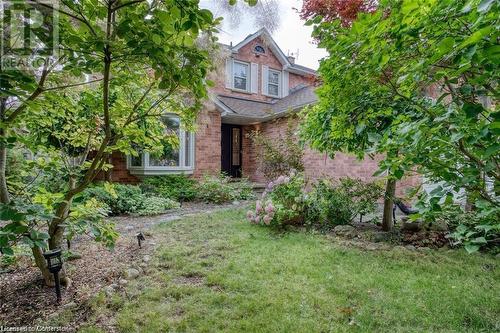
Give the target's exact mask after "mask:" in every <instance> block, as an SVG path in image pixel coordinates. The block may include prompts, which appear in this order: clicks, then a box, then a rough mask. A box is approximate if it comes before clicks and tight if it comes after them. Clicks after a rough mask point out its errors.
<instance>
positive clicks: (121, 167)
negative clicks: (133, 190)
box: [99, 151, 141, 184]
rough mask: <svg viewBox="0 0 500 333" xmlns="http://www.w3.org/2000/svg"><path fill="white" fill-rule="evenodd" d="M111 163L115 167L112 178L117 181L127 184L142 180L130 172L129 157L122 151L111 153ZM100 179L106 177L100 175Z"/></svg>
mask: <svg viewBox="0 0 500 333" xmlns="http://www.w3.org/2000/svg"><path fill="white" fill-rule="evenodd" d="M111 163H112V164H113V169H112V171H111V180H112V181H113V182H117V183H125V184H137V183H140V182H141V180H140V179H139V178H137V177H136V176H134V175H132V174H130V172H129V171H128V169H127V157H126V156H125V155H124V154H123V153H120V152H117V151H115V152H113V154H112V155H111ZM99 179H101V180H102V179H104V177H103V176H100V177H99Z"/></svg>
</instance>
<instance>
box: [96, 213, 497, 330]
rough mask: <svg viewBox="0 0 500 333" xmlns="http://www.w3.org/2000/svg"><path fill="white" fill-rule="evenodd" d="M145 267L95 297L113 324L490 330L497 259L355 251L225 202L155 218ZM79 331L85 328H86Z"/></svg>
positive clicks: (494, 325)
mask: <svg viewBox="0 0 500 333" xmlns="http://www.w3.org/2000/svg"><path fill="white" fill-rule="evenodd" d="M157 230H158V232H159V233H160V235H161V237H162V238H163V239H164V243H162V245H161V247H160V249H159V250H158V252H157V254H156V256H155V260H154V264H155V267H156V268H155V269H154V270H153V272H152V273H151V274H149V275H148V276H145V277H142V278H141V279H139V280H137V281H134V283H132V284H130V286H129V287H128V290H127V293H126V296H123V297H121V299H119V300H116V299H113V301H111V302H104V301H103V302H100V303H98V305H96V309H95V310H96V311H97V313H100V314H101V315H102V314H103V313H105V314H106V313H108V315H109V316H114V318H115V320H116V326H117V328H118V330H119V331H121V332H165V331H172V332H481V331H484V332H492V331H499V330H500V319H499V318H500V304H499V300H500V282H499V281H500V273H499V268H498V264H499V260H498V259H495V258H493V257H491V256H486V255H472V256H471V255H467V254H465V253H464V252H463V251H453V252H451V251H430V252H428V253H421V252H411V251H406V250H390V251H363V250H360V249H355V248H348V247H343V246H341V245H339V244H336V243H335V240H334V239H331V238H328V237H326V236H324V235H321V234H315V233H295V232H288V233H282V234H280V233H276V232H273V231H271V230H269V229H267V228H264V227H260V226H255V225H250V224H248V223H247V222H245V220H244V214H243V212H242V211H225V212H220V213H215V214H211V215H199V216H194V217H190V218H185V219H183V220H179V221H175V222H169V223H167V224H164V225H161V226H159V227H158V229H157ZM87 332H97V330H94V328H92V327H89V328H87Z"/></svg>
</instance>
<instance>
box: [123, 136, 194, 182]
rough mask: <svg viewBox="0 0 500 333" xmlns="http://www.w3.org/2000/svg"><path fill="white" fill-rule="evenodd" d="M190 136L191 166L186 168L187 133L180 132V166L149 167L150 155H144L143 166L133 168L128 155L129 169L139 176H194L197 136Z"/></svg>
mask: <svg viewBox="0 0 500 333" xmlns="http://www.w3.org/2000/svg"><path fill="white" fill-rule="evenodd" d="M188 133H189V136H190V145H189V146H190V147H189V148H190V153H189V155H190V156H189V159H190V160H191V165H190V166H186V165H185V164H186V131H184V130H182V129H181V130H179V136H180V140H179V166H150V165H149V153H148V152H143V153H142V166H132V159H131V156H130V155H127V169H128V170H129V172H130V173H131V174H133V175H138V176H158V175H166V174H176V173H183V174H192V173H193V171H194V166H195V153H194V149H195V135H194V133H193V132H188Z"/></svg>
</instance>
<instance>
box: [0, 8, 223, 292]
mask: <svg viewBox="0 0 500 333" xmlns="http://www.w3.org/2000/svg"><path fill="white" fill-rule="evenodd" d="M32 5H33V6H41V7H43V8H46V9H49V10H56V11H58V12H59V13H60V20H59V30H60V31H61V33H62V35H63V36H64V38H65V39H64V41H65V44H64V45H63V47H62V48H61V49H62V51H63V54H62V56H61V57H65V52H67V53H68V54H70V55H81V56H79V57H74V58H76V60H75V61H68V62H65V63H61V65H60V66H55V65H53V64H52V65H50V66H51V67H50V69H51V72H55V71H57V73H56V75H55V77H54V79H53V80H54V86H52V87H54V88H55V87H57V85H62V86H64V87H66V88H71V89H70V90H69V91H68V92H67V93H54V92H53V91H52V89H46V88H45V87H46V86H45V81H44V77H45V78H46V77H47V75H48V71H47V70H46V68H45V66H44V67H42V69H41V76H40V72H39V71H38V70H35V71H34V72H35V73H34V75H32V76H30V74H31V73H30V72H28V71H26V70H24V69H19V70H16V71H15V72H11V73H2V74H3V76H2V80H3V82H7V83H8V84H9V85H10V87H11V90H13V89H17V90H22V92H23V94H24V95H25V96H28V97H27V98H23V99H19V98H15V102H14V103H13V105H16V106H15V107H14V108H13V109H12V111H11V112H10V113H8V112H6V113H4V114H3V118H2V121H3V123H2V129H4V132H3V133H2V134H3V137H4V138H6V139H5V141H4V143H5V144H6V145H5V146H6V147H7V148H8V146H7V144H8V143H10V141H13V140H10V141H9V140H8V139H7V138H10V137H16V134H19V130H21V129H22V130H24V129H26V128H27V129H28V130H30V135H37V140H32V141H29V142H28V141H26V140H25V141H26V142H25V144H26V145H27V146H28V147H30V148H34V147H36V148H37V150H38V151H40V152H43V154H44V157H49V159H50V160H51V161H52V162H51V163H54V165H56V166H57V165H59V166H61V165H64V167H62V168H60V172H61V173H62V174H63V175H62V177H61V178H60V180H62V181H64V182H65V183H64V184H62V185H61V184H60V185H59V186H58V189H59V191H58V193H57V195H53V194H54V193H51V195H48V197H49V198H46V199H43V198H42V199H40V196H38V202H42V203H45V205H44V207H45V209H41V210H40V209H39V208H35V207H34V206H33V205H32V204H31V203H30V204H28V205H21V206H20V205H19V202H18V201H13V202H10V204H9V201H10V200H9V198H6V200H4V203H5V204H4V205H3V207H2V220H7V221H10V223H8V224H7V225H5V226H3V227H2V230H1V234H0V246H1V247H2V251H3V252H7V251H9V249H10V246H11V245H12V244H15V243H16V242H18V241H24V242H26V243H27V244H28V245H30V247H31V248H32V252H33V255H34V257H35V261H36V263H37V265H38V267H39V268H40V270H41V271H42V274H43V276H44V278H45V280H46V282H47V283H48V284H51V283H52V281H51V275H50V274H49V272H48V271H47V268H46V266H45V261H44V259H43V256H42V253H43V248H44V247H45V246H46V244H47V245H48V248H50V249H54V248H58V247H61V243H62V240H63V235H64V231H65V228H66V227H67V223H65V222H66V221H67V219H68V216H69V214H70V209H71V205H72V201H73V199H74V197H75V196H76V195H78V194H79V193H80V192H81V191H83V190H84V189H85V188H86V187H87V186H88V185H89V184H90V183H91V182H92V181H93V180H94V179H95V177H96V176H97V175H98V174H99V173H101V172H102V171H103V170H105V169H106V168H108V167H109V165H108V164H107V163H108V157H109V154H110V153H111V152H112V151H122V152H125V153H133V149H132V147H133V144H134V143H140V144H143V145H147V144H148V143H151V142H152V141H151V140H153V141H154V140H157V139H158V135H161V130H160V129H161V125H160V124H159V116H160V115H161V114H162V112H164V110H173V109H175V112H177V113H180V114H181V116H183V117H184V118H186V119H191V120H192V119H193V118H194V116H195V115H196V112H197V110H198V109H199V108H200V106H201V100H202V99H203V98H205V97H206V84H207V82H206V81H205V76H206V74H207V72H208V70H209V69H210V67H211V64H210V61H209V50H206V49H201V48H199V47H198V46H197V45H196V40H197V38H198V36H199V35H200V34H201V33H202V32H203V33H209V34H210V33H212V32H213V31H214V27H215V25H216V24H217V23H218V20H216V19H214V18H213V16H212V14H211V13H210V11H208V10H204V9H200V8H199V7H198V4H197V3H196V2H193V1H181V0H177V1H174V0H172V1H169V0H165V1H121V0H108V1H104V2H102V1H84V2H80V1H62V2H61V6H60V7H58V8H51V5H50V4H47V3H46V2H43V1H40V2H38V1H34V3H32ZM51 60H52V59H51ZM47 63H48V62H47ZM47 68H49V67H47ZM21 71H22V72H21ZM45 73H47V74H45ZM85 73H86V74H88V75H93V76H94V77H95V78H96V79H95V81H98V82H95V83H93V86H92V87H91V88H89V89H86V88H82V87H80V86H79V83H73V82H76V81H78V80H79V79H81V78H82V76H83V74H85ZM21 74H22V75H23V76H25V77H28V78H29V79H30V82H31V85H30V86H27V87H24V86H20V84H19V82H21V80H20V75H21ZM87 90H88V91H87ZM19 95H21V94H19ZM31 96H33V97H31ZM40 97H43V98H40ZM25 102H27V103H25ZM20 103H24V104H20ZM22 105H24V106H22ZM20 107H21V109H19V108H20ZM47 110H49V111H47ZM12 115H15V121H13V118H14V117H13V116H12ZM11 119H12V120H11ZM48 129H50V131H48ZM49 132H50V133H49ZM155 134H156V139H155ZM28 137H29V136H28ZM57 156H59V157H61V156H62V157H61V158H60V159H57V158H56V157H57ZM75 158H76V161H77V162H75ZM70 159H71V161H72V163H68V161H69V160H70ZM38 192H40V191H38ZM44 226H45V227H44ZM45 240H46V242H45ZM63 278H64V276H63Z"/></svg>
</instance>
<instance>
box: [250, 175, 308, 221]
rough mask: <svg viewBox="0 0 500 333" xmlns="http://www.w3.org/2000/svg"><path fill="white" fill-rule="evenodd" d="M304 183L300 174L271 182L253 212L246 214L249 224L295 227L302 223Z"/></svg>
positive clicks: (285, 176) (282, 177) (281, 177)
mask: <svg viewBox="0 0 500 333" xmlns="http://www.w3.org/2000/svg"><path fill="white" fill-rule="evenodd" d="M304 188H305V181H304V177H303V176H302V175H301V174H297V173H295V172H293V171H292V172H291V173H290V175H281V176H279V177H278V178H276V179H275V180H274V181H271V182H270V183H269V184H268V185H267V187H266V189H265V190H264V193H263V194H262V198H261V199H260V200H257V202H256V203H255V210H254V211H248V212H247V218H248V220H249V221H250V222H252V223H255V224H262V225H272V226H282V225H297V224H302V223H303V221H304V211H305V206H304Z"/></svg>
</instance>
